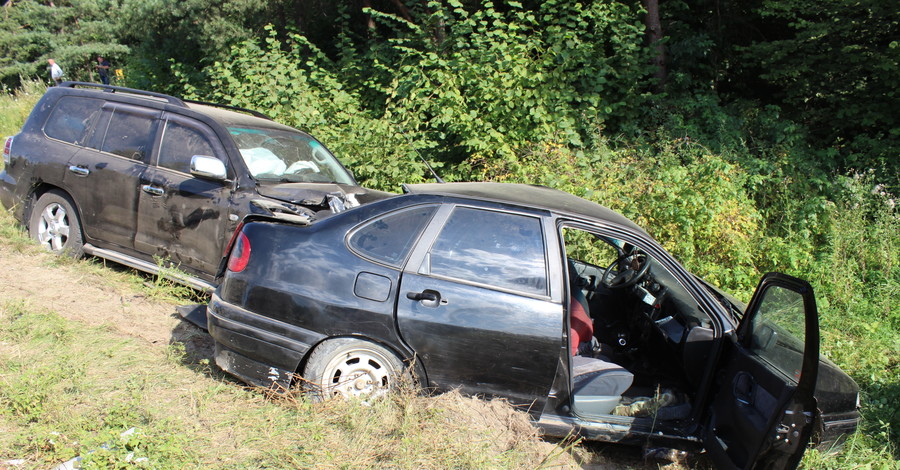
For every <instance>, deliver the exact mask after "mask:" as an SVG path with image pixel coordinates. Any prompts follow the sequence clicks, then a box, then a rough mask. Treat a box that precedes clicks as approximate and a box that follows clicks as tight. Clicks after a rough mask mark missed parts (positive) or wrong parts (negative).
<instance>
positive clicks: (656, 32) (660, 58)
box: [641, 0, 667, 92]
mask: <svg viewBox="0 0 900 470" xmlns="http://www.w3.org/2000/svg"><path fill="white" fill-rule="evenodd" d="M641 5H643V6H644V9H645V10H647V15H646V16H644V26H646V27H647V36H646V42H647V45H649V46H652V47H653V48H654V49H655V50H656V56H654V57H653V60H652V61H651V63H652V64H653V66H654V67H655V69H656V70H655V71H654V72H653V77H654V78H656V91H657V92H661V91H662V90H663V88H665V84H666V72H667V71H666V46H665V44H664V43H663V30H662V25H661V24H660V22H659V0H641Z"/></svg>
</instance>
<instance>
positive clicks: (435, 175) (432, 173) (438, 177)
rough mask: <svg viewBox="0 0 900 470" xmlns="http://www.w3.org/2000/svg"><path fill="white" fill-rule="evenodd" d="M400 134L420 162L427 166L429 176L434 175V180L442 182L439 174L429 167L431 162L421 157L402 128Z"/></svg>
mask: <svg viewBox="0 0 900 470" xmlns="http://www.w3.org/2000/svg"><path fill="white" fill-rule="evenodd" d="M400 134H401V135H403V137H405V138H406V142H408V143H409V148H411V149H413V152H416V155H418V156H419V160H422V163H424V164H425V167H426V168H428V171H430V172H431V176H434V180H435V181H437V182H438V183H444V180H443V179H442V178H441V177H440V176H438V174H437V172H436V171H434V168H432V167H431V164H430V163H428V160H426V159H425V157H423V156H422V154H421V153H420V152H419V149H417V148H416V147H415V146H414V145H413V143H412V140H410V138H409V136H408V135H406V133H405V132H403V130H401V131H400Z"/></svg>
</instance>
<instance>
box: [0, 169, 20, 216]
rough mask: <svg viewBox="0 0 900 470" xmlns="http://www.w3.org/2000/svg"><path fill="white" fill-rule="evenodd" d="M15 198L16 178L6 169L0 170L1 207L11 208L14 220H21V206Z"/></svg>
mask: <svg viewBox="0 0 900 470" xmlns="http://www.w3.org/2000/svg"><path fill="white" fill-rule="evenodd" d="M18 202H19V201H17V200H16V180H15V178H13V177H12V175H10V174H9V172H7V171H6V170H3V171H0V203H2V204H3V207H5V208H7V209H11V210H12V211H13V214H14V215H15V217H16V220H19V221H21V220H22V216H21V214H22V207H21V204H18V207H16V205H17V203H18Z"/></svg>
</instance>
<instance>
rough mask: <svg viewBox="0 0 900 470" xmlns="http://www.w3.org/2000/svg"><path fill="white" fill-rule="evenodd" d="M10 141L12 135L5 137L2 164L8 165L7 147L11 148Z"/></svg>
mask: <svg viewBox="0 0 900 470" xmlns="http://www.w3.org/2000/svg"><path fill="white" fill-rule="evenodd" d="M12 141H13V138H12V137H7V138H6V143H5V144H3V164H4V165H9V151H10V150H9V149H11V148H12Z"/></svg>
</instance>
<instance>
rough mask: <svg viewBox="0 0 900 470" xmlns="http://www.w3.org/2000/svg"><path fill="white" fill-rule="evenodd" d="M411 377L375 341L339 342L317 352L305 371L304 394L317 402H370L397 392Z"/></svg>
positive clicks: (394, 357) (331, 343)
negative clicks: (346, 399) (389, 392)
mask: <svg viewBox="0 0 900 470" xmlns="http://www.w3.org/2000/svg"><path fill="white" fill-rule="evenodd" d="M407 377H410V374H409V373H408V371H406V367H405V366H404V364H403V361H401V360H400V358H399V357H397V355H396V354H394V353H393V352H391V351H389V350H388V349H386V348H384V347H382V346H379V345H377V344H375V343H373V342H371V341H365V340H361V339H356V338H337V339H332V340H328V341H325V342H324V343H322V344H320V345H319V346H317V347H316V349H314V350H313V352H312V353H311V354H310V355H309V359H308V360H307V361H306V367H304V369H303V383H304V387H303V388H304V390H305V391H306V393H307V394H308V396H309V397H310V398H311V399H312V400H313V401H323V400H327V399H330V398H336V397H344V398H359V399H368V398H376V397H379V396H382V395H384V394H385V393H387V392H388V391H390V390H395V389H397V386H398V385H399V384H400V382H401V381H402V380H404V379H405V378H407Z"/></svg>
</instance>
